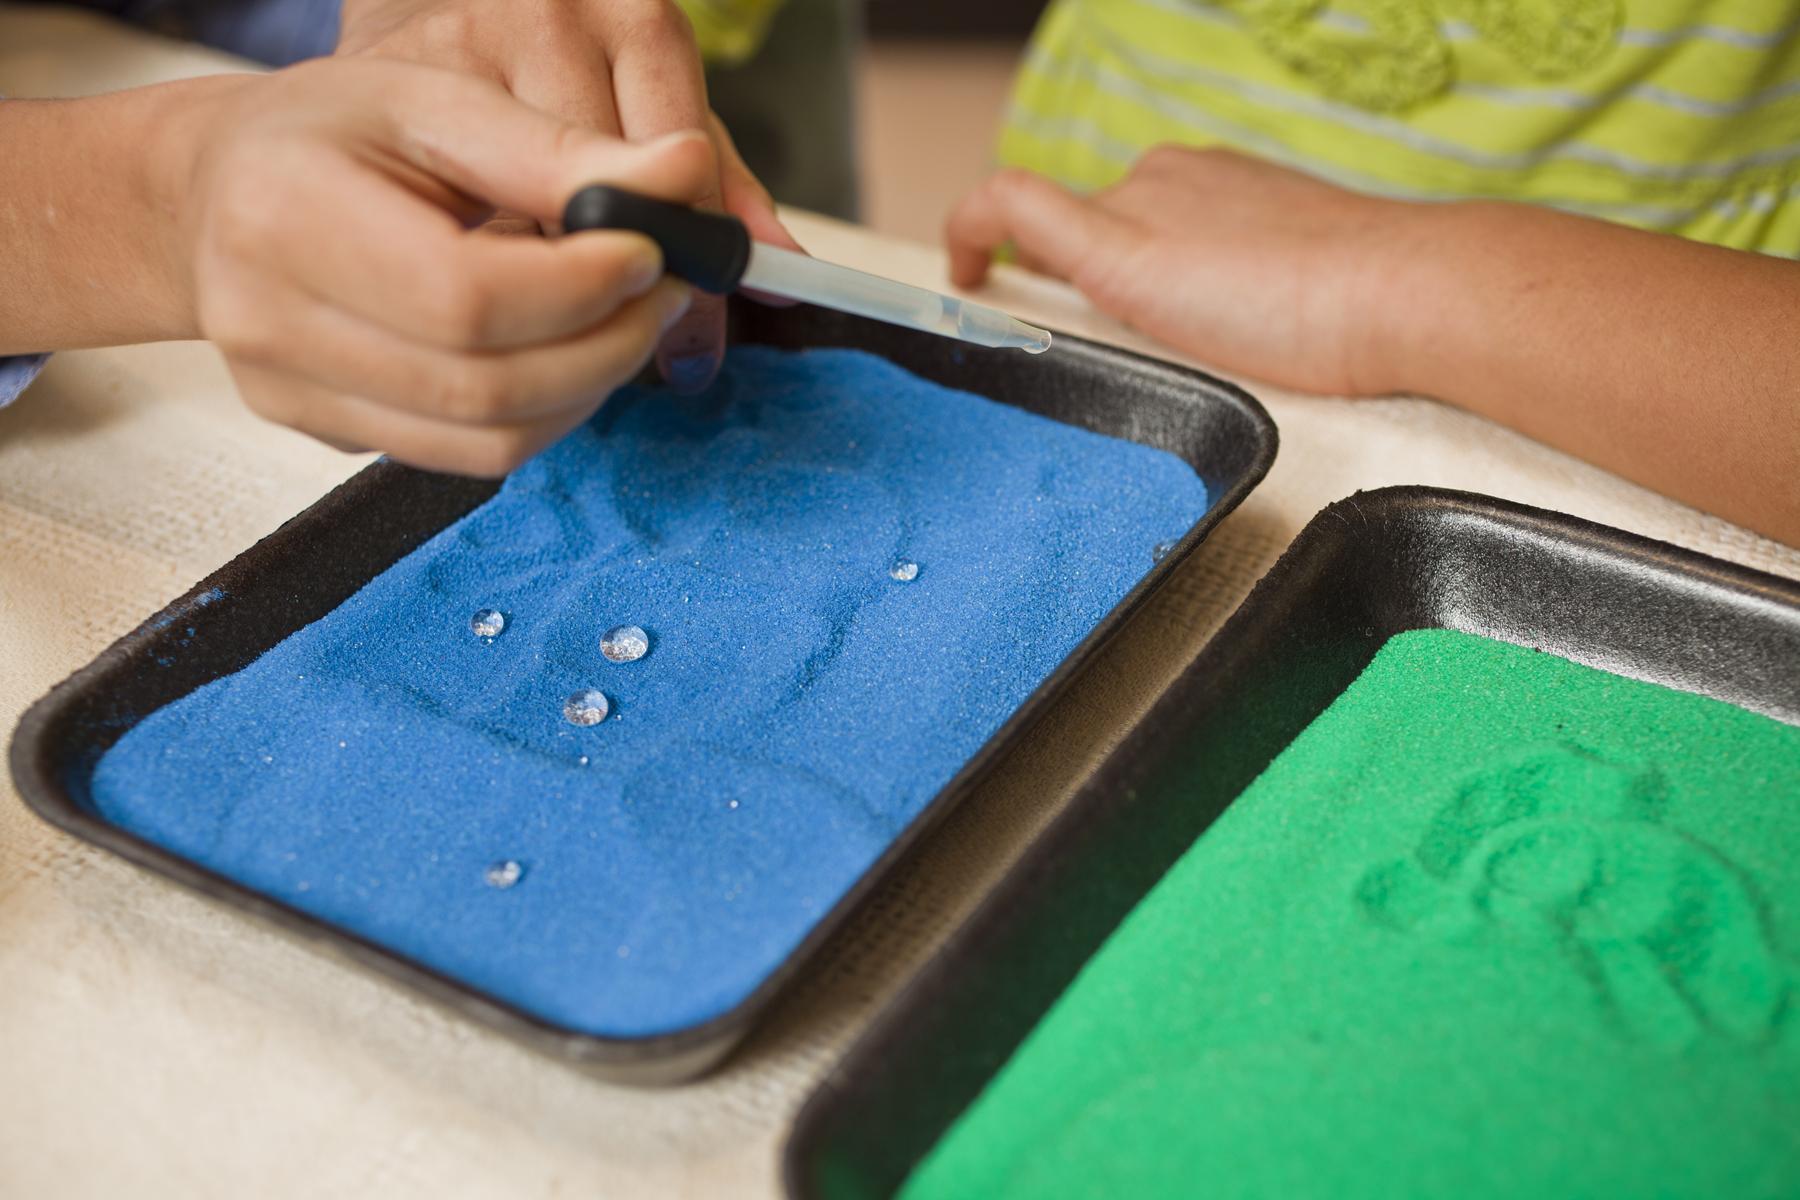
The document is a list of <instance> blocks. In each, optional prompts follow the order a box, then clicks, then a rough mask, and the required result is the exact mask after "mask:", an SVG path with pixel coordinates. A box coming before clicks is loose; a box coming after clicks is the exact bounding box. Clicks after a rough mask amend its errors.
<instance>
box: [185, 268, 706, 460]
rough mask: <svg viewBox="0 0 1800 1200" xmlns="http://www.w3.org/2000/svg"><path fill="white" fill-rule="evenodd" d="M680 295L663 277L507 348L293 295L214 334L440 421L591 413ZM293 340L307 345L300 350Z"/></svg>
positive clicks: (353, 433) (272, 365)
mask: <svg viewBox="0 0 1800 1200" xmlns="http://www.w3.org/2000/svg"><path fill="white" fill-rule="evenodd" d="M687 297H688V289H687V287H686V286H685V285H683V284H681V283H680V282H678V281H675V280H666V281H664V282H662V283H660V284H658V285H657V287H656V289H655V290H654V291H652V292H651V293H650V294H648V295H646V296H644V297H641V298H639V299H637V300H634V301H632V302H631V303H629V304H627V305H625V306H624V307H623V308H621V309H620V310H619V311H618V312H617V313H615V314H613V315H612V316H611V317H610V319H608V320H607V321H606V323H605V324H604V325H601V326H600V327H598V328H597V329H593V330H590V331H587V332H585V333H583V334H582V335H581V336H579V337H575V338H571V339H568V340H565V341H562V342H557V343H552V344H548V345H541V346H533V347H531V348H529V349H525V350H519V351H514V352H511V353H506V354H457V353H450V352H446V351H442V350H438V349H435V348H430V347H424V346H420V345H417V344H416V343H412V342H408V341H405V340H402V339H399V338H395V337H393V336H391V335H389V334H387V333H385V332H384V331H382V330H380V329H379V328H377V327H375V326H372V325H369V324H366V323H364V322H361V321H359V320H357V319H356V318H354V317H351V316H349V315H347V314H345V313H342V312H339V311H336V310H333V309H331V308H328V307H326V306H323V305H319V304H316V303H310V302H308V301H307V300H305V299H304V298H282V299H290V300H291V301H292V302H290V303H287V304H284V305H283V306H282V307H283V317H282V320H281V322H280V330H279V331H278V332H275V333H272V334H266V335H262V336H260V337H256V336H242V337H240V336H227V337H221V338H219V339H218V340H219V343H220V349H221V350H223V351H224V352H225V354H226V356H227V358H228V359H230V360H231V361H232V362H233V363H234V364H244V365H248V366H250V367H252V368H260V369H264V370H270V371H278V372H281V373H285V374H288V375H292V376H295V377H303V378H305V379H306V380H307V381H309V382H311V383H313V384H315V385H316V386H317V387H319V388H321V389H323V390H326V391H330V392H333V393H339V392H341V393H346V394H352V395H355V396H357V397H358V398H360V399H365V400H368V401H370V402H372V403H374V404H377V405H379V406H381V407H384V408H388V409H392V410H394V411H396V412H405V413H411V414H413V415H416V416H419V417H423V418H426V419H429V420H431V421H434V422H437V423H440V424H448V425H465V426H471V427H490V428H508V427H514V426H520V425H528V424H536V423H538V422H542V421H545V420H552V419H556V418H559V417H560V415H561V414H564V413H566V412H570V411H573V412H576V413H586V412H591V411H592V409H593V406H594V401H595V398H596V397H598V396H603V395H605V394H606V393H608V392H610V391H611V390H612V389H613V388H615V387H617V386H618V385H619V384H621V383H624V382H626V381H628V380H629V379H630V378H631V377H632V376H633V375H635V374H636V373H637V372H638V371H639V370H641V369H642V368H643V366H644V364H645V362H647V361H648V360H649V357H650V353H651V350H652V348H653V347H654V346H655V345H656V343H657V340H658V339H659V338H660V337H661V336H662V334H663V333H664V332H665V331H666V330H667V329H668V327H669V325H670V324H671V323H672V322H673V321H674V320H675V319H676V318H677V317H679V316H680V315H681V314H682V313H683V312H685V311H686V307H687ZM296 346H300V347H305V354H304V356H303V357H302V356H299V355H297V354H296V353H295V351H294V349H293V348H294V347H296ZM277 419H282V418H281V417H279V416H278V417H277ZM308 432H312V433H315V434H324V433H326V432H332V433H335V434H336V435H337V436H339V437H341V438H343V439H344V440H349V441H357V440H359V439H360V436H361V435H360V432H359V431H358V430H357V429H335V430H327V429H324V428H320V427H316V426H315V427H309V429H308ZM362 444H368V443H366V442H364V443H362ZM375 444H377V445H382V448H383V449H386V448H387V447H386V445H385V444H383V443H375Z"/></svg>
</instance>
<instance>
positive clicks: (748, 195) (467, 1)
mask: <svg viewBox="0 0 1800 1200" xmlns="http://www.w3.org/2000/svg"><path fill="white" fill-rule="evenodd" d="M338 53H340V54H357V55H371V56H378V57H383V58H396V59H402V60H404V61H408V62H416V63H421V64H424V65H426V66H433V67H443V68H446V69H449V70H455V71H461V72H464V73H467V74H472V75H477V76H480V77H482V78H485V79H489V80H492V81H493V82H495V83H498V84H500V85H501V86H502V87H505V88H506V89H507V90H508V91H510V92H511V93H512V94H513V95H514V96H517V97H518V98H519V99H521V100H523V101H525V102H526V103H527V104H530V105H531V106H533V107H534V108H538V109H541V110H543V111H544V112H547V113H551V114H553V115H555V116H557V117H560V118H562V119H563V120H564V121H567V122H569V123H571V124H574V125H579V126H582V127H583V128H586V129H593V130H598V131H599V132H601V133H610V134H615V135H618V136H620V137H624V138H626V139H628V140H630V141H647V140H649V139H651V138H655V137H661V136H663V135H664V134H668V133H673V132H676V131H678V130H684V129H697V130H701V131H702V132H705V133H706V134H707V135H708V136H709V137H711V138H712V140H713V145H714V149H715V151H716V154H717V163H716V167H715V169H714V171H713V173H712V174H711V175H710V176H709V178H708V180H707V182H706V185H705V187H704V188H702V190H701V195H700V196H699V198H698V199H699V203H700V204H701V205H702V206H704V207H707V208H722V209H724V210H725V211H727V212H729V213H731V214H733V215H734V216H736V217H738V218H739V219H741V220H742V221H743V222H744V223H745V224H746V225H747V226H749V228H750V233H751V236H753V237H755V238H756V239H757V240H759V241H764V242H772V243H774V244H776V245H778V246H783V247H786V248H787V249H790V250H798V249H799V246H798V245H796V244H795V242H794V240H793V238H792V237H791V236H790V235H789V234H788V232H787V230H786V229H784V228H783V227H782V225H781V222H780V220H779V219H778V218H777V217H776V215H775V204H774V201H773V200H772V199H771V198H770V196H769V193H768V192H767V190H765V189H764V188H763V186H762V184H761V183H760V182H758V181H757V179H756V177H755V176H754V175H752V174H751V173H750V169H749V168H748V167H747V166H745V165H744V161H743V159H742V158H740V157H739V156H738V152H737V149H736V147H735V146H733V145H732V142H731V138H730V136H729V135H728V134H727V133H726V132H725V128H724V126H723V125H722V124H720V122H719V119H718V118H717V117H716V116H714V115H713V114H712V111H711V110H710V109H709V108H708V107H707V102H706V80H705V77H704V74H703V72H702V69H701V64H700V55H699V52H698V50H697V49H696V48H695V45H694V34H693V29H692V27H691V26H690V25H689V24H688V20H687V17H686V16H684V15H683V14H682V12H681V10H680V9H679V8H677V7H676V6H675V5H674V4H673V3H672V2H671V0H506V2H505V3H494V2H493V0H344V5H343V27H342V32H341V33H340V35H339V39H338ZM724 345H725V306H724V301H723V299H722V298H719V297H713V296H704V295H703V296H698V297H696V298H695V303H694V306H693V308H692V309H691V310H690V311H689V313H688V315H687V317H686V318H684V319H683V320H682V321H681V322H680V324H679V325H678V326H677V327H676V328H675V329H674V330H672V331H671V332H670V334H669V336H668V337H667V338H666V339H665V340H664V342H663V345H662V347H661V348H660V350H659V352H658V354H657V360H658V364H659V365H660V366H661V368H662V371H663V375H664V376H665V377H666V378H667V379H668V380H669V381H670V383H671V384H673V385H674V386H675V387H676V388H678V389H680V390H684V391H698V390H699V389H700V388H703V387H705V386H706V384H708V383H709V382H711V381H712V377H713V375H714V374H715V373H716V372H717V371H718V366H719V358H720V355H721V354H722V353H723V351H724Z"/></svg>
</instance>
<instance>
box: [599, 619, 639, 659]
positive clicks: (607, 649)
mask: <svg viewBox="0 0 1800 1200" xmlns="http://www.w3.org/2000/svg"><path fill="white" fill-rule="evenodd" d="M600 653H602V654H604V655H606V657H607V659H608V661H611V662H616V663H627V662H636V661H637V660H638V659H640V658H642V657H644V655H646V654H648V653H650V635H649V634H647V633H645V632H644V631H643V630H642V629H640V628H638V627H637V626H636V625H617V626H614V627H613V628H611V629H609V630H607V631H606V636H605V637H603V638H601V639H600Z"/></svg>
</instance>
